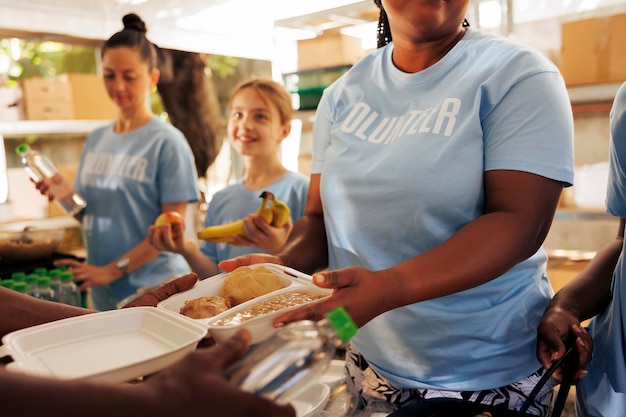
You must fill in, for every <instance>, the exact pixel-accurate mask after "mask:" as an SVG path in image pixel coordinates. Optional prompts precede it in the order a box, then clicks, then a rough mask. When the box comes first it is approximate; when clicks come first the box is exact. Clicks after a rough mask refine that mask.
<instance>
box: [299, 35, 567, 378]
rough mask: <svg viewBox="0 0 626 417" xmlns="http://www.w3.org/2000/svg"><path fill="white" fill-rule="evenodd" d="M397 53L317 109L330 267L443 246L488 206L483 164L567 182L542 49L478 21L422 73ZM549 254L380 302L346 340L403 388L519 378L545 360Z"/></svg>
mask: <svg viewBox="0 0 626 417" xmlns="http://www.w3.org/2000/svg"><path fill="white" fill-rule="evenodd" d="M392 50H393V44H390V45H388V46H387V47H384V48H381V49H378V50H377V51H374V52H373V53H371V54H369V55H368V56H366V57H364V58H363V59H362V60H361V61H360V62H358V63H357V64H356V65H354V66H353V67H352V68H351V69H350V71H349V72H348V73H346V74H345V75H344V76H343V77H342V78H340V79H339V80H337V81H336V82H335V83H334V84H333V85H332V86H330V87H329V88H327V89H326V90H325V92H324V94H323V97H322V100H321V102H320V105H319V107H318V109H317V114H316V120H315V128H314V149H313V162H312V169H311V172H312V173H314V174H316V173H321V184H320V187H321V196H322V200H323V206H324V219H325V224H326V232H327V236H328V242H329V267H330V268H331V269H337V268H345V267H348V266H352V265H354V266H360V267H364V268H368V269H371V270H383V269H386V268H390V267H392V266H395V265H397V264H399V263H402V262H404V261H406V260H408V259H410V258H412V257H414V256H416V255H418V254H421V253H423V252H425V251H428V250H430V249H432V248H434V247H436V246H437V245H439V244H441V243H442V242H444V241H445V240H446V239H448V238H449V237H450V236H452V235H453V234H455V233H456V232H457V231H458V230H459V229H461V228H462V227H463V226H465V225H466V224H468V223H469V222H471V221H473V220H475V219H476V218H477V217H479V216H481V215H482V214H483V212H484V208H485V207H484V182H483V176H484V173H485V171H489V170H518V171H525V172H531V173H534V174H537V175H541V176H544V177H547V178H550V179H554V180H556V181H560V182H563V183H564V184H566V185H571V183H572V182H573V177H574V175H573V140H572V139H573V121H572V114H571V107H570V103H569V99H568V95H567V91H566V89H565V85H564V82H563V79H562V77H561V75H560V74H559V72H558V70H557V68H556V67H555V66H554V65H553V64H552V63H551V62H550V61H549V60H548V59H546V58H545V57H543V56H542V55H540V54H539V53H538V52H536V51H533V50H531V49H529V48H527V47H525V46H522V45H519V44H516V43H514V42H511V41H509V40H506V39H502V38H497V37H494V36H490V35H485V34H481V33H480V32H478V31H476V30H473V29H469V30H468V31H467V33H466V34H465V36H464V38H463V39H462V40H461V41H460V42H459V43H458V44H457V45H456V46H455V47H454V48H453V49H452V50H451V51H450V52H449V53H448V54H447V55H446V56H445V57H444V58H443V59H441V60H440V61H439V62H437V63H436V64H435V65H433V66H431V67H429V68H427V69H425V70H423V71H421V72H418V73H414V74H409V73H404V72H402V71H400V70H398V69H397V68H396V67H395V66H394V65H393V63H392V59H391V52H392ZM487 238H488V237H485V239H487ZM512 238H515V237H514V236H512ZM457 256H463V253H458V254H457ZM546 259H547V258H546V255H545V253H544V251H543V250H539V251H538V252H537V253H536V254H535V255H533V256H531V257H530V258H529V259H527V260H526V261H524V262H521V263H520V264H518V265H516V266H515V267H514V268H512V269H511V270H510V271H508V272H507V273H505V274H504V275H502V276H500V277H498V278H497V279H494V280H492V281H490V282H488V283H485V284H483V285H481V286H479V287H476V288H472V289H469V290H466V291H463V292H460V293H457V294H452V295H449V296H446V297H441V298H437V299H433V300H429V301H425V302H420V303H415V304H412V305H409V306H406V307H401V308H397V309H394V310H392V311H389V312H386V313H384V314H382V315H380V316H378V317H376V318H374V319H373V320H372V321H370V322H369V323H368V324H367V325H365V326H364V327H363V328H361V329H360V331H359V333H358V334H357V335H356V337H355V338H354V339H353V342H354V344H355V346H356V347H357V348H358V349H359V350H360V351H361V352H362V353H363V355H364V357H365V358H366V359H367V361H368V362H369V363H370V364H371V365H372V366H373V367H374V368H375V369H376V370H377V371H379V372H380V373H381V374H382V375H383V376H384V377H386V378H388V379H389V380H390V381H392V382H394V383H397V384H399V385H400V386H404V387H420V388H429V387H430V388H439V389H450V390H479V389H488V388H494V387H499V386H504V385H507V384H510V383H512V382H515V381H518V380H521V379H523V378H525V377H527V376H528V375H530V374H531V373H533V372H534V371H536V370H537V369H538V368H540V366H541V365H540V364H539V362H538V361H537V359H536V357H535V343H536V326H537V324H538V323H539V320H540V317H541V315H542V313H543V311H544V308H545V306H546V304H547V302H548V300H549V299H550V297H551V296H552V294H553V292H552V288H551V286H550V284H549V282H548V279H547V277H546V275H545V266H546ZM415 274H416V276H418V275H419V274H420V271H415ZM422 278H423V277H422Z"/></svg>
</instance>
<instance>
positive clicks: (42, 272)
mask: <svg viewBox="0 0 626 417" xmlns="http://www.w3.org/2000/svg"><path fill="white" fill-rule="evenodd" d="M33 272H34V273H35V274H37V275H40V276H41V275H45V276H48V270H47V269H46V268H35V270H34V271H33Z"/></svg>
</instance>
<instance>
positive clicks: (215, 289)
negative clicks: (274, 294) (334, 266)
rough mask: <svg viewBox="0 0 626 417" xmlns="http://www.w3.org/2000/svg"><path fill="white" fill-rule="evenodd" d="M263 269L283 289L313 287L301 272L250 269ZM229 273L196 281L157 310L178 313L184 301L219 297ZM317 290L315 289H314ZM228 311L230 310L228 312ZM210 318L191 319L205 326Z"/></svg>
mask: <svg viewBox="0 0 626 417" xmlns="http://www.w3.org/2000/svg"><path fill="white" fill-rule="evenodd" d="M260 266H262V267H264V268H266V269H269V270H270V271H272V272H274V273H276V275H278V277H279V278H280V280H281V282H282V284H283V286H284V287H285V288H288V287H291V286H294V287H295V286H309V287H310V286H314V284H313V280H312V278H311V276H310V275H306V274H303V273H302V272H299V271H296V270H295V269H292V268H289V267H286V266H282V265H276V264H269V263H263V264H255V265H251V267H252V268H256V267H260ZM229 274H230V273H228V272H224V273H221V274H218V275H215V276H212V277H209V278H205V279H203V280H201V281H198V282H197V283H196V285H195V286H194V287H193V288H191V289H189V290H187V291H183V292H180V293H178V294H174V295H172V296H171V297H169V298H167V299H166V300H163V301H161V302H160V303H158V304H157V307H158V308H162V309H165V310H169V311H172V312H174V313H177V314H178V313H180V308H181V307H182V306H184V305H185V301H187V300H193V299H194V298H199V297H209V296H214V295H220V291H221V289H222V284H224V280H225V279H226V277H228V275H229ZM316 288H317V287H316ZM229 311H230V310H229ZM211 319H212V317H209V318H204V319H191V320H195V321H197V322H200V323H204V324H207V323H208V322H209V321H210V320H211Z"/></svg>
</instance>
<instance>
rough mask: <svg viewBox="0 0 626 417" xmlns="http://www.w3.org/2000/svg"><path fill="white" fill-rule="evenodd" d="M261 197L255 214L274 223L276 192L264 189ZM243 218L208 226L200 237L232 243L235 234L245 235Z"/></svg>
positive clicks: (200, 232) (217, 241) (199, 233)
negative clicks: (273, 206)
mask: <svg viewBox="0 0 626 417" xmlns="http://www.w3.org/2000/svg"><path fill="white" fill-rule="evenodd" d="M259 198H262V199H263V200H262V201H261V205H260V206H259V208H258V209H257V211H255V212H254V213H253V214H256V215H258V216H261V217H262V218H264V219H265V221H266V222H268V223H270V224H271V223H272V219H273V217H274V211H273V209H272V201H273V200H274V194H272V193H270V192H269V191H263V192H262V193H261V195H260V196H259ZM243 220H244V219H239V220H235V221H232V222H230V223H225V224H220V225H215V226H208V227H205V228H204V229H202V230H200V231H199V232H198V239H202V240H206V241H207V242H211V243H222V242H225V243H230V244H234V240H233V236H235V235H237V236H242V237H245V234H244V230H243Z"/></svg>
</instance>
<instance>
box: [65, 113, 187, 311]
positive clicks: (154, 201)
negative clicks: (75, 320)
mask: <svg viewBox="0 0 626 417" xmlns="http://www.w3.org/2000/svg"><path fill="white" fill-rule="evenodd" d="M113 126H114V125H113V124H110V125H107V126H104V127H102V128H99V129H96V130H95V131H93V132H92V133H91V134H89V136H88V137H87V141H86V143H85V147H84V148H83V152H82V156H81V162H80V167H79V171H78V174H77V177H76V183H75V188H76V190H77V191H79V192H81V193H82V194H83V195H84V196H85V198H86V199H87V208H86V209H85V214H84V217H83V229H84V235H85V243H86V247H87V262H88V263H89V264H92V265H98V266H101V265H106V264H108V263H110V262H111V261H112V260H114V259H116V258H119V257H120V256H122V255H124V254H125V253H126V252H128V251H129V250H130V249H131V248H133V247H135V246H136V245H137V244H138V243H139V242H141V241H142V240H144V239H145V238H146V236H147V235H148V228H149V227H150V225H151V224H153V223H154V221H155V219H156V218H157V216H158V215H159V214H160V213H161V205H162V204H163V203H174V202H179V201H187V202H195V201H198V198H199V193H198V189H197V185H196V184H197V175H196V168H195V163H194V157H193V154H192V152H191V148H190V147H189V144H188V143H187V140H186V139H185V137H184V136H183V134H182V133H181V132H180V131H179V130H177V129H176V128H174V127H173V126H172V125H170V124H169V123H166V122H164V121H162V120H161V119H159V118H158V117H154V118H152V120H150V121H149V122H148V123H147V124H145V125H144V126H142V127H141V128H139V129H137V130H134V131H132V132H130V133H125V134H118V133H115V132H114V131H113ZM187 272H189V265H188V264H187V262H186V261H185V259H184V258H183V257H182V256H181V255H178V254H174V253H170V252H162V253H161V254H159V256H158V257H157V258H156V259H154V260H152V261H151V262H149V263H147V264H146V265H144V266H142V267H140V268H138V269H136V270H134V271H132V272H131V273H129V274H128V275H126V276H124V277H122V278H121V279H118V280H116V281H114V282H112V283H111V284H109V285H106V286H100V287H93V288H92V296H93V301H94V307H95V308H96V309H99V310H109V309H114V308H115V304H116V303H117V302H119V301H121V300H122V299H124V298H125V297H127V296H129V295H131V294H134V293H135V292H136V291H137V289H138V288H141V287H144V286H149V285H156V284H160V283H161V282H163V280H165V279H167V278H169V277H171V276H172V275H176V274H181V273H187Z"/></svg>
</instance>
